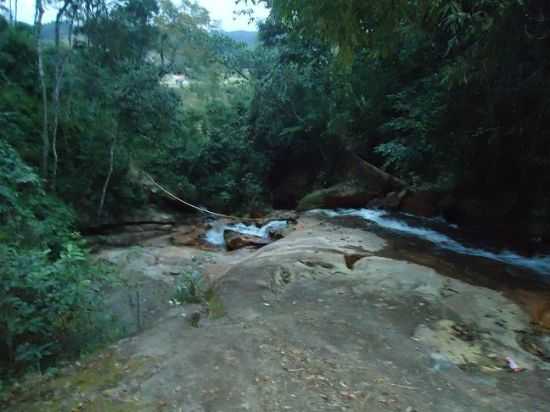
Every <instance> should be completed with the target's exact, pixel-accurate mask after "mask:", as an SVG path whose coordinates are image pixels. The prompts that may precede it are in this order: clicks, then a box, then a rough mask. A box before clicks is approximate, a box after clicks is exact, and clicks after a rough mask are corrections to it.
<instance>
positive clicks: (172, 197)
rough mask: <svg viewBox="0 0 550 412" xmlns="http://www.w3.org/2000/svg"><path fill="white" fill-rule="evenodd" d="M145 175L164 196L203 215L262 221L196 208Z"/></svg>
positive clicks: (255, 220) (148, 175)
mask: <svg viewBox="0 0 550 412" xmlns="http://www.w3.org/2000/svg"><path fill="white" fill-rule="evenodd" d="M143 174H144V175H145V176H146V177H148V178H149V180H150V181H151V182H152V183H153V184H154V185H155V186H156V187H158V188H159V189H160V190H161V191H162V192H163V193H164V194H166V195H167V196H168V197H169V198H171V199H172V200H175V201H176V202H179V203H182V204H184V205H185V206H188V207H190V208H192V209H195V210H197V211H199V212H201V213H205V214H208V215H211V216H215V217H223V218H225V219H231V220H241V221H248V222H257V221H260V220H262V219H254V218H245V217H238V216H231V215H224V214H223V213H216V212H212V211H210V210H208V209H205V208H203V207H200V206H196V205H194V204H192V203H189V202H186V201H185V200H183V199H181V198H179V197H178V196H176V195H175V194H173V193H172V192H170V191H169V190H168V189H166V188H165V187H163V186H162V185H160V184H159V183H157V181H156V180H155V179H153V177H152V176H151V175H150V174H149V173H147V172H143Z"/></svg>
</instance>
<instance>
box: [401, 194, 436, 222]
mask: <svg viewBox="0 0 550 412" xmlns="http://www.w3.org/2000/svg"><path fill="white" fill-rule="evenodd" d="M438 200H439V195H438V194H437V193H436V192H433V191H430V190H423V191H417V192H410V193H408V194H407V195H406V196H404V198H403V200H402V202H401V210H402V211H403V212H405V213H411V214H413V215H416V216H423V217H433V216H435V215H436V214H437V204H438Z"/></svg>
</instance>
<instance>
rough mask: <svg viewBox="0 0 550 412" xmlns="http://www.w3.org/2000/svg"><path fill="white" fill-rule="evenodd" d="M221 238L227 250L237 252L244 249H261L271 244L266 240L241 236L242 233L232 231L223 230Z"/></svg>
mask: <svg viewBox="0 0 550 412" xmlns="http://www.w3.org/2000/svg"><path fill="white" fill-rule="evenodd" d="M223 238H224V240H225V245H226V247H227V250H237V249H242V248H245V247H255V248H261V247H264V246H267V245H269V244H270V243H271V241H270V240H268V239H263V238H261V237H256V236H248V235H243V234H242V233H239V232H235V231H233V230H225V231H224V232H223Z"/></svg>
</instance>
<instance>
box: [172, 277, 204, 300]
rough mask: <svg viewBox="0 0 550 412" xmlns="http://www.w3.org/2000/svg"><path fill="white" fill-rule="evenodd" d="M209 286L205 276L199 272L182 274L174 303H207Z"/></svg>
mask: <svg viewBox="0 0 550 412" xmlns="http://www.w3.org/2000/svg"><path fill="white" fill-rule="evenodd" d="M207 289H208V288H207V286H206V284H205V282H204V278H203V276H202V275H201V274H200V273H198V272H188V273H184V274H182V275H180V277H179V278H178V282H177V285H176V291H175V293H174V298H173V299H172V300H171V302H172V303H174V304H177V305H182V304H184V303H199V304H200V303H205V302H206V293H207Z"/></svg>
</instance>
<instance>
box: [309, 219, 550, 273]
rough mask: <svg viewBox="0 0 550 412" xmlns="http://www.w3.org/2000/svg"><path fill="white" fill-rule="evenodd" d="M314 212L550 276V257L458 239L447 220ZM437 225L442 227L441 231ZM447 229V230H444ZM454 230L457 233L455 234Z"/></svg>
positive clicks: (455, 227)
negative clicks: (347, 218)
mask: <svg viewBox="0 0 550 412" xmlns="http://www.w3.org/2000/svg"><path fill="white" fill-rule="evenodd" d="M310 213H315V214H323V215H325V216H328V217H331V218H336V217H345V216H350V217H359V218H361V219H364V220H366V221H369V222H373V223H375V224H376V225H378V226H379V227H381V228H383V229H387V230H390V231H393V232H397V233H400V234H403V235H406V236H412V237H416V238H420V239H423V240H425V241H428V242H430V243H431V244H433V245H434V246H435V247H436V248H440V249H443V250H448V251H451V252H454V253H458V254H461V255H468V256H476V257H481V258H485V259H490V260H493V261H497V262H501V263H504V264H507V265H512V266H515V267H519V268H524V269H528V270H531V271H533V272H535V273H537V274H539V275H548V276H550V256H533V257H528V256H523V255H521V254H519V253H516V252H513V251H510V250H500V251H498V250H490V249H486V248H480V247H478V246H473V245H469V244H466V243H464V242H463V241H460V240H458V238H459V237H460V232H459V229H458V227H457V226H454V225H449V224H447V223H446V222H445V221H444V220H443V219H440V218H439V219H419V218H411V216H408V215H401V216H392V215H390V214H389V213H388V212H385V211H383V210H371V209H342V210H314V211H311V212H310ZM434 227H441V228H442V230H437V229H435V228H434ZM443 229H444V230H445V232H446V233H443ZM450 233H454V234H455V236H452V235H451V234H450Z"/></svg>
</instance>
